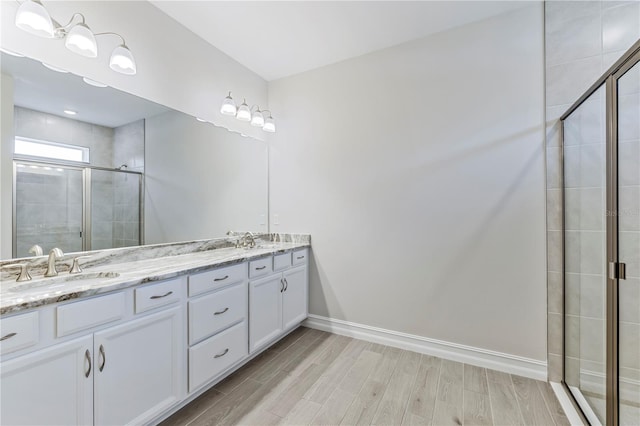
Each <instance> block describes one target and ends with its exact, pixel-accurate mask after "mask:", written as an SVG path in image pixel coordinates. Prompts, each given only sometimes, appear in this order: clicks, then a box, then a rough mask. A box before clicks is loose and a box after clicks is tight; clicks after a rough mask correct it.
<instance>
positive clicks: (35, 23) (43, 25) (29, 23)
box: [16, 0, 55, 38]
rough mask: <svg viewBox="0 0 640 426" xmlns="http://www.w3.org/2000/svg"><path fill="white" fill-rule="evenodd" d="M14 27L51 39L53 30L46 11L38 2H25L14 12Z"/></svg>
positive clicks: (28, 0)
mask: <svg viewBox="0 0 640 426" xmlns="http://www.w3.org/2000/svg"><path fill="white" fill-rule="evenodd" d="M16 26H17V27H18V28H20V29H21V30H24V31H26V32H28V33H31V34H33V35H37V36H39V37H46V38H53V36H54V33H55V28H53V21H52V20H51V15H49V12H47V9H45V7H44V6H43V5H42V3H40V2H39V1H34V0H27V1H25V2H24V3H22V4H21V5H20V7H19V8H18V12H16Z"/></svg>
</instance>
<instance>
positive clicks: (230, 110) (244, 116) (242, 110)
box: [220, 92, 276, 133]
mask: <svg viewBox="0 0 640 426" xmlns="http://www.w3.org/2000/svg"><path fill="white" fill-rule="evenodd" d="M266 112H268V113H269V117H268V118H266V119H265V116H264V113H266ZM220 113H221V114H223V115H233V116H235V117H236V118H237V119H238V120H240V121H249V122H251V125H252V126H254V127H262V130H264V131H265V132H269V133H273V132H275V131H276V124H275V120H274V119H273V117H272V116H271V111H269V110H260V106H259V105H253V106H252V107H251V108H249V105H248V104H247V101H246V99H243V100H242V104H241V105H240V106H239V107H238V106H236V104H235V102H234V101H233V98H232V97H231V92H229V94H228V95H227V97H226V98H224V100H223V101H222V106H221V107H220Z"/></svg>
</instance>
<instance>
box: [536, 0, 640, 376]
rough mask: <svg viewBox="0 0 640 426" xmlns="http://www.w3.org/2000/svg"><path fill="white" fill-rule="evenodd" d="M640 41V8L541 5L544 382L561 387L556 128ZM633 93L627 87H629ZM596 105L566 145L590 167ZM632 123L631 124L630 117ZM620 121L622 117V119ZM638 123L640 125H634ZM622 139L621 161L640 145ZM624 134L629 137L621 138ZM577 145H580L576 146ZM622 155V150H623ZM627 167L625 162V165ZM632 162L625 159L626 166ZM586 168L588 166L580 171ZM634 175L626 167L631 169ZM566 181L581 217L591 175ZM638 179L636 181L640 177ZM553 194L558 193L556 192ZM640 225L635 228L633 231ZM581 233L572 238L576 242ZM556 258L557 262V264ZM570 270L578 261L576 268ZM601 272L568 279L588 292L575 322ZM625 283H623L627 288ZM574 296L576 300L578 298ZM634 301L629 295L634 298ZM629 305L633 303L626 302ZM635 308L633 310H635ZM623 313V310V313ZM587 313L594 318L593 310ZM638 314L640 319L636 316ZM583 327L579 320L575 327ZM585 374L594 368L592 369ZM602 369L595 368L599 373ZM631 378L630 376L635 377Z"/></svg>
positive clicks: (591, 202) (597, 134)
mask: <svg viewBox="0 0 640 426" xmlns="http://www.w3.org/2000/svg"><path fill="white" fill-rule="evenodd" d="M638 38H640V2H607V1H571V2H567V1H547V2H545V44H546V49H545V56H546V58H545V59H546V123H547V132H546V143H547V188H548V196H547V230H548V231H549V232H548V233H547V235H548V237H549V238H548V241H547V247H548V248H547V258H548V261H547V268H548V270H549V274H548V276H549V279H548V310H549V320H548V328H549V332H548V371H549V379H550V380H552V381H560V380H561V379H562V362H561V359H562V358H561V356H562V353H561V349H559V348H562V342H561V341H560V342H558V341H557V340H558V339H561V338H562V337H561V336H562V333H561V332H558V330H556V328H557V327H558V325H557V321H554V320H553V319H552V318H553V317H552V314H557V313H558V312H557V311H558V307H561V306H562V292H561V291H558V286H559V284H558V276H557V275H554V274H557V272H560V270H561V269H560V266H561V265H562V262H561V256H562V251H561V249H560V248H559V244H560V241H559V238H558V236H559V235H558V234H560V233H558V232H556V231H558V230H559V228H558V212H559V211H561V206H559V204H560V203H561V198H560V197H559V196H557V188H560V187H561V180H560V178H561V174H560V170H561V158H562V157H561V155H560V150H559V148H558V147H559V146H560V145H561V144H560V137H561V136H560V135H561V133H560V126H559V121H558V118H559V117H560V116H561V115H562V114H563V113H564V112H565V111H566V110H567V109H568V108H569V106H570V105H571V104H572V103H573V102H574V101H576V100H577V99H578V97H580V95H582V93H584V91H585V90H586V89H588V88H589V86H590V85H591V84H592V83H593V82H595V80H597V79H598V77H600V75H601V74H602V73H603V72H604V71H606V70H607V69H608V68H609V67H610V66H611V65H612V64H613V63H614V62H615V61H616V60H617V59H618V58H619V57H620V56H621V55H622V54H623V53H624V52H625V51H626V50H627V49H628V48H629V47H630V46H631V45H632V44H633V43H634V42H635V41H636V40H638ZM629 91H631V89H629ZM624 102H634V100H633V96H629V97H628V98H627V99H625V100H624ZM600 105H601V103H600V102H599V100H598V99H597V98H593V99H592V101H591V104H587V105H585V108H584V109H581V111H580V113H579V114H578V115H576V117H575V122H574V123H575V129H589V131H588V132H585V133H587V134H583V135H582V137H577V136H578V135H576V134H575V133H572V132H571V130H572V129H571V128H570V129H569V132H568V134H567V135H566V139H567V142H568V145H570V146H576V148H575V149H574V150H573V151H569V155H570V156H572V157H573V158H574V159H575V160H576V161H579V162H590V163H591V164H592V165H596V164H598V163H599V155H601V154H600V152H598V151H597V150H594V148H593V147H592V148H589V147H588V146H586V145H589V144H590V143H591V144H593V143H594V142H596V143H597V141H599V140H601V139H602V138H603V135H604V131H605V128H604V125H603V123H602V121H601V120H598V119H594V117H599V116H600V115H599V114H600V110H599V108H600ZM628 118H629V120H631V121H632V120H633V117H632V116H631V115H629V116H628ZM624 119H625V118H623V120H624ZM636 122H637V121H636ZM625 132H626V133H623V135H625V136H624V137H626V138H628V140H629V141H630V143H629V144H628V145H625V146H624V147H621V159H633V158H637V155H638V153H639V152H640V146H639V145H638V144H637V143H636V144H635V145H634V144H633V143H631V140H632V138H633V136H632V135H633V134H634V133H633V132H636V129H635V128H630V129H628V130H625ZM627 134H628V135H629V136H626V135H627ZM580 145H585V146H583V147H581V146H580ZM623 151H624V152H623ZM623 161H624V160H623ZM629 161H630V160H629ZM585 169H586V168H585ZM629 170H631V169H629ZM635 170H636V171H637V170H638V168H636V169H635ZM637 175H638V173H635V174H634V173H633V172H629V173H628V176H625V177H624V179H625V182H633V181H634V179H636V178H637V177H638V176H637ZM569 178H570V179H571V182H572V191H571V192H570V193H569V194H568V197H572V198H571V199H572V201H574V202H577V205H579V206H580V208H581V209H582V211H585V212H587V211H589V212H594V211H596V209H597V208H598V203H599V201H598V200H599V197H598V192H599V191H600V190H599V189H594V188H593V187H591V188H589V187H588V186H587V185H588V184H590V183H593V182H591V181H590V179H592V177H591V176H589V175H588V174H582V175H580V174H577V175H576V174H574V175H570V176H569ZM639 180H640V179H639ZM553 191H556V192H553ZM637 198H638V197H633V196H632V197H631V198H629V207H630V208H633V206H635V205H636V204H635V203H637V202H638V201H637ZM570 217H571V223H570V225H571V227H572V228H573V229H574V230H576V231H580V232H582V231H595V230H596V229H598V226H599V223H600V221H601V220H602V217H601V216H600V215H595V214H585V215H581V216H578V215H576V214H575V212H571V215H570ZM626 223H627V224H628V225H629V226H630V227H631V230H633V227H634V226H636V222H635V221H633V219H627V220H626ZM638 226H640V225H638ZM583 235H584V234H581V233H576V234H575V238H576V241H578V240H579V239H580V237H582V236H583ZM559 257H560V258H559ZM574 265H575V263H574ZM599 279H600V277H599V275H598V274H590V275H579V276H576V277H574V278H572V279H571V285H573V286H579V289H580V292H585V295H583V296H582V300H581V299H580V296H579V295H578V296H577V297H578V299H575V298H574V299H575V300H573V301H572V302H571V307H572V309H575V310H577V311H576V314H575V315H576V317H577V318H580V317H581V315H580V311H579V310H578V309H580V308H581V307H582V308H586V309H593V307H589V306H590V304H591V302H590V301H589V300H590V297H595V296H592V295H591V296H587V293H590V292H591V293H593V287H594V283H593V281H594V280H599ZM625 284H626V283H625ZM580 292H579V294H581V293H580ZM632 296H633V294H632ZM625 302H626V303H627V304H628V305H629V307H631V301H625ZM637 306H638V305H637V304H636V305H635V307H636V309H637ZM621 310H624V309H623V308H622V307H621ZM628 311H629V309H627V313H626V314H625V315H627V316H628V317H635V316H636V315H635V312H634V313H628ZM589 315H599V314H597V313H593V312H591V313H590V314H589ZM638 315H640V314H638ZM576 326H577V327H579V326H580V322H579V321H578V322H576ZM579 368H580V365H579V362H578V358H573V363H572V362H570V360H568V361H567V374H568V376H569V377H573V378H574V379H576V380H578V378H579ZM590 368H595V369H597V366H596V365H595V364H592V365H590ZM598 368H599V367H598ZM633 374H635V373H633Z"/></svg>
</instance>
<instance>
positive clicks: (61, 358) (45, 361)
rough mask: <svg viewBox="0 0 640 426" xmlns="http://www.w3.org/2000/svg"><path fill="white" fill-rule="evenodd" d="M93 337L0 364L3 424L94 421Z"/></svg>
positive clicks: (56, 423) (0, 400) (1, 415)
mask: <svg viewBox="0 0 640 426" xmlns="http://www.w3.org/2000/svg"><path fill="white" fill-rule="evenodd" d="M92 349H93V337H92V336H86V337H82V338H79V339H74V340H72V341H69V342H65V343H61V344H58V345H55V346H51V347H49V348H46V349H42V350H39V351H37V352H33V353H31V354H27V355H24V356H21V357H18V358H14V359H12V360H10V361H6V362H3V363H2V364H0V370H1V371H2V373H1V374H0V389H1V392H0V395H1V396H0V405H1V406H2V409H1V410H0V424H3V425H23V424H30V425H90V424H92V423H93V373H94V368H95V365H93V360H92V353H91V351H92Z"/></svg>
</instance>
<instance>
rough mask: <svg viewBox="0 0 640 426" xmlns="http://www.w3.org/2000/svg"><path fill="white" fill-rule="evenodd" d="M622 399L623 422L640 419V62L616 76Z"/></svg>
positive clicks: (620, 418) (621, 414) (619, 359)
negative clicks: (621, 276) (621, 277)
mask: <svg viewBox="0 0 640 426" xmlns="http://www.w3.org/2000/svg"><path fill="white" fill-rule="evenodd" d="M616 89H617V90H616V91H617V118H618V125H617V132H616V133H617V152H618V161H617V167H618V183H617V186H618V187H617V190H618V211H617V215H616V217H617V219H618V221H617V224H618V261H619V262H621V263H624V264H625V265H626V268H625V269H626V274H625V275H626V276H625V277H624V278H625V279H619V280H618V301H619V305H618V342H617V344H618V405H619V417H618V418H619V423H620V424H621V425H640V63H638V62H636V63H635V65H634V66H632V67H631V68H630V69H629V70H627V71H626V72H624V73H623V74H622V75H621V76H620V77H619V78H618V80H617V87H616Z"/></svg>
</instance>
